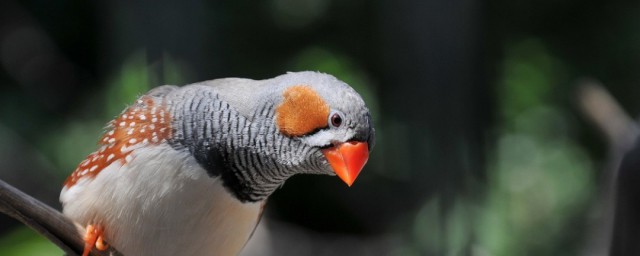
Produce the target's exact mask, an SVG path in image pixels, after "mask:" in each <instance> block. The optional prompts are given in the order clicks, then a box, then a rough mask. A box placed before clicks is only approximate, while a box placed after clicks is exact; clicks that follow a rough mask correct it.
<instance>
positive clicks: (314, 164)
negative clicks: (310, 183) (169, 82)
mask: <svg viewBox="0 0 640 256" xmlns="http://www.w3.org/2000/svg"><path fill="white" fill-rule="evenodd" d="M169 96H170V97H169V99H168V102H169V105H170V111H171V113H172V116H173V118H174V120H173V126H172V127H173V129H174V130H173V133H172V134H173V138H172V139H171V140H170V141H169V143H170V145H171V146H172V147H173V148H175V149H176V150H188V151H189V152H190V153H191V155H192V156H193V157H194V158H195V159H196V160H197V162H198V163H199V164H200V165H201V166H202V167H203V168H204V169H205V170H207V172H208V173H209V175H210V176H211V177H213V178H216V177H220V178H221V179H222V180H223V183H224V186H225V187H226V188H227V189H228V190H229V191H230V192H231V193H232V194H234V195H235V197H236V198H238V200H240V201H243V202H256V201H260V200H263V199H265V198H266V197H268V196H269V195H270V194H271V193H273V191H275V190H276V189H277V188H278V187H279V186H280V185H282V184H283V183H284V181H285V180H286V179H287V178H289V177H290V176H292V175H293V174H296V173H300V172H314V171H315V172H321V169H322V166H323V165H326V163H324V162H322V161H321V160H320V159H322V158H321V157H320V156H319V155H320V154H321V153H320V152H319V150H318V149H317V148H313V147H310V146H308V145H305V144H303V143H301V142H300V141H297V140H295V139H292V138H289V137H286V136H283V135H282V134H280V133H279V132H278V131H277V128H276V126H275V124H274V106H273V104H269V103H268V101H265V103H264V104H261V105H259V106H258V108H257V109H255V110H254V111H253V112H252V115H251V116H249V117H246V116H243V115H241V114H240V113H238V111H236V110H235V109H234V108H233V107H232V106H230V105H229V104H228V103H227V102H225V101H224V100H222V99H221V97H220V96H219V95H218V93H217V92H216V91H215V88H212V87H208V86H198V85H192V86H187V87H184V88H182V89H180V90H177V91H176V92H175V93H174V94H173V95H169ZM314 154H316V155H315V156H316V157H308V156H310V155H314Z"/></svg>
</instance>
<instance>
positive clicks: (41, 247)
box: [0, 227, 64, 256]
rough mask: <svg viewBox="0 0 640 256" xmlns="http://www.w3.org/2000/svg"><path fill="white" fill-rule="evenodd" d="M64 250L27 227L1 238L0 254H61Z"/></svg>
mask: <svg viewBox="0 0 640 256" xmlns="http://www.w3.org/2000/svg"><path fill="white" fill-rule="evenodd" d="M63 253H64V252H63V251H62V250H61V249H60V248H58V247H57V246H56V245H54V244H53V243H51V241H49V240H47V239H46V238H44V237H42V236H40V235H39V234H37V233H35V232H34V231H32V230H31V229H29V228H27V227H21V228H18V229H15V230H14V231H12V232H10V233H8V234H6V235H4V236H3V237H2V239H0V255H4V256H22V255H38V256H48V255H51V256H54V255H55V256H59V255H63Z"/></svg>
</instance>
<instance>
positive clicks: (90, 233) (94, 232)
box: [82, 224, 109, 256]
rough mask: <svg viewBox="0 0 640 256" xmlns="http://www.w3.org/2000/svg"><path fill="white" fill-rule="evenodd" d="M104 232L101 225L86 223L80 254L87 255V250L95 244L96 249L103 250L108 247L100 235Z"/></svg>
mask: <svg viewBox="0 0 640 256" xmlns="http://www.w3.org/2000/svg"><path fill="white" fill-rule="evenodd" d="M102 234H104V228H103V227H102V226H101V225H91V224H90V225H88V226H87V232H86V233H85V235H84V251H83V252H82V256H89V252H91V249H93V247H94V246H95V247H96V249H98V250H100V251H104V250H106V249H107V248H109V245H108V244H107V243H105V242H104V239H103V237H102Z"/></svg>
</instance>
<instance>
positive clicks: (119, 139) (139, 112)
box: [64, 96, 171, 187]
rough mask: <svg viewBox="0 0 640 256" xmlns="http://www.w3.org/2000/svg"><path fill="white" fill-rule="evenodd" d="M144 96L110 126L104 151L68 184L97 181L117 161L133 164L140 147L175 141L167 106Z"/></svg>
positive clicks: (80, 167)
mask: <svg viewBox="0 0 640 256" xmlns="http://www.w3.org/2000/svg"><path fill="white" fill-rule="evenodd" d="M156 100H157V99H154V98H152V97H150V96H143V97H142V98H140V99H138V101H137V102H136V104H134V105H133V106H131V107H129V108H128V109H127V110H125V111H124V112H123V113H122V114H120V116H118V117H117V118H116V119H115V120H113V121H111V122H110V123H109V127H108V131H107V132H106V133H105V134H104V135H103V136H102V138H101V139H100V142H98V144H99V145H101V147H100V150H98V151H96V152H93V153H92V154H90V155H89V156H87V158H86V159H85V160H84V161H82V162H81V163H80V165H78V167H77V168H76V169H75V171H73V173H72V174H71V175H70V176H69V177H68V178H67V180H66V181H65V182H64V185H65V186H66V187H71V186H73V185H74V184H75V183H76V182H78V180H79V179H80V178H82V177H94V176H96V175H97V174H98V173H100V171H102V169H104V168H106V167H107V166H109V165H111V164H112V163H113V162H115V161H120V163H121V164H125V163H127V162H129V161H131V156H130V154H131V151H132V150H133V148H136V147H138V146H145V145H153V144H160V143H162V142H164V141H166V140H167V139H168V138H170V137H171V117H170V116H169V113H168V112H167V111H166V106H165V105H164V104H157V103H156V102H155V101H156Z"/></svg>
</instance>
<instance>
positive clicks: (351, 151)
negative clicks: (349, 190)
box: [322, 141, 369, 187]
mask: <svg viewBox="0 0 640 256" xmlns="http://www.w3.org/2000/svg"><path fill="white" fill-rule="evenodd" d="M322 153H323V154H324V155H325V157H326V158H327V161H328V162H329V164H330V165H331V168H333V171H334V172H335V173H336V175H338V177H340V179H342V181H344V183H346V184H347V186H349V187H351V185H353V182H355V180H356V178H357V177H358V175H359V174H360V171H362V168H363V167H364V165H365V164H366V163H367V160H369V145H368V144H367V142H355V141H354V142H345V143H341V144H338V145H336V146H333V147H330V148H327V149H323V150H322Z"/></svg>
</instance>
